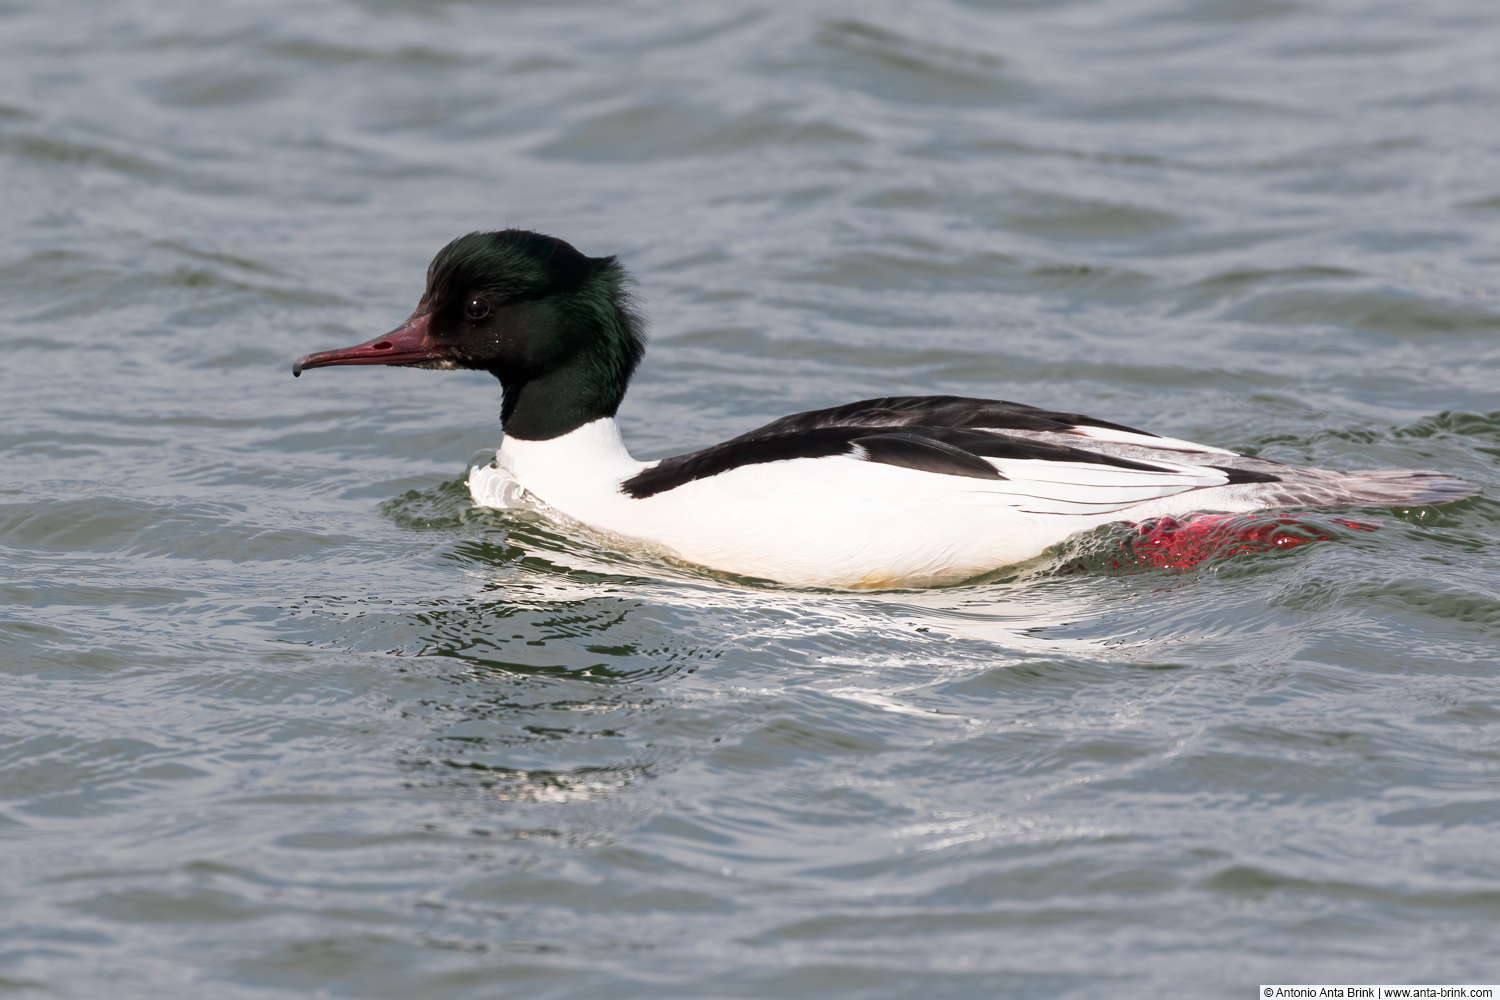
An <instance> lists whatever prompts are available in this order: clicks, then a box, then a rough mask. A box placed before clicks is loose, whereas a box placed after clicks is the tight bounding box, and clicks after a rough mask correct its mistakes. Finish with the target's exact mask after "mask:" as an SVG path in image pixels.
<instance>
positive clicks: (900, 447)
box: [852, 432, 1005, 479]
mask: <svg viewBox="0 0 1500 1000" xmlns="http://www.w3.org/2000/svg"><path fill="white" fill-rule="evenodd" d="M852 443H854V444H857V445H859V446H860V447H861V448H863V449H864V451H865V455H866V456H867V457H868V458H869V460H870V461H872V462H882V463H884V464H886V465H899V466H901V467H902V468H905V469H916V470H917V471H918V472H936V473H940V474H942V475H947V476H969V477H970V478H973V479H1004V478H1005V477H1004V476H1002V475H1000V473H999V472H997V471H996V470H995V467H994V466H993V465H991V464H990V463H988V462H986V461H985V460H984V459H982V458H980V457H979V456H978V455H975V454H974V453H972V452H968V451H964V450H963V449H962V448H960V447H957V446H956V445H951V444H948V443H946V442H943V441H937V440H934V439H932V438H929V437H922V436H921V435H918V434H905V433H900V432H897V433H894V434H866V435H864V436H863V437H857V438H854V439H853V442H852Z"/></svg>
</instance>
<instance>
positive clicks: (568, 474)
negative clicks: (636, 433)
mask: <svg viewBox="0 0 1500 1000" xmlns="http://www.w3.org/2000/svg"><path fill="white" fill-rule="evenodd" d="M497 458H498V459H499V462H500V465H501V467H502V468H504V469H506V470H508V471H509V472H510V474H511V475H512V476H514V477H515V478H516V480H517V481H518V482H520V483H522V484H523V485H525V486H527V488H528V489H532V490H533V491H534V492H537V493H539V494H540V495H541V496H543V497H544V498H545V496H546V495H547V492H549V491H551V490H549V487H550V488H551V489H552V490H555V489H556V487H558V486H569V487H576V486H580V485H584V484H594V483H599V482H601V481H608V482H613V483H618V482H620V480H622V479H627V478H629V477H630V476H633V475H635V474H636V473H637V472H639V471H641V469H643V468H645V466H646V463H644V462H637V461H636V460H635V459H633V458H631V457H630V452H628V451H626V450H625V441H624V440H623V439H622V438H621V437H620V427H619V425H618V424H616V423H615V418H614V417H600V418H599V419H598V420H593V421H590V422H589V423H586V424H584V425H583V426H582V427H578V428H575V429H574V430H571V431H569V432H568V433H566V434H562V435H559V436H558V437H555V438H549V439H548V440H546V441H527V440H525V439H523V438H516V437H511V436H510V435H508V434H507V435H506V437H505V440H504V441H502V442H501V444H500V451H499V454H498V455H497ZM569 492H571V490H569Z"/></svg>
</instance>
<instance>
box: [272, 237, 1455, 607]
mask: <svg viewBox="0 0 1500 1000" xmlns="http://www.w3.org/2000/svg"><path fill="white" fill-rule="evenodd" d="M628 281H629V279H628V277H627V275H626V273H625V271H624V269H623V268H622V267H621V265H620V264H619V262H618V261H617V260H616V259H615V258H614V257H587V256H585V255H584V254H582V253H580V252H578V251H577V250H576V249H574V248H573V247H572V246H571V245H569V244H568V243H565V242H563V241H562V240H559V239H556V238H554V237H551V236H545V235H542V234H540V233H533V232H527V231H525V230H519V229H505V230H501V231H498V232H491V233H470V234H469V235H467V236H461V237H459V238H458V239H456V240H454V241H453V242H452V243H449V244H448V245H447V246H446V247H444V248H443V249H442V250H440V251H439V252H438V254H437V256H436V257H435V258H433V261H432V265H431V267H430V268H429V269H428V272H427V290H426V293H425V294H424V295H423V296H422V300H421V302H420V303H419V304H418V305H417V309H416V312H414V313H412V315H411V318H409V319H408V320H406V322H404V323H402V324H401V325H400V326H399V327H397V328H396V329H395V330H393V331H391V332H390V333H388V334H385V335H384V336H382V337H377V338H375V339H374V340H371V341H368V342H367V343H363V344H359V345H356V346H354V347H346V348H342V349H340V350H335V351H321V352H318V353H316V354H309V355H307V356H306V357H303V358H301V359H299V360H298V361H297V362H296V364H295V365H293V367H292V374H293V375H298V374H300V373H301V372H302V371H303V370H304V369H307V368H321V367H324V366H328V365H401V366H406V367H411V368H437V369H451V368H471V369H478V370H481V371H488V372H490V373H491V374H492V375H494V376H495V377H496V378H497V379H499V380H500V385H501V387H502V402H501V408H500V423H501V427H502V429H503V431H504V438H503V440H502V443H501V445H500V449H499V451H498V452H497V453H496V456H495V461H494V462H493V463H492V464H491V465H489V466H483V467H476V468H475V469H474V470H473V471H472V472H471V474H470V476H469V480H468V486H469V490H470V493H471V494H472V496H473V498H474V502H475V503H476V504H478V505H480V506H487V507H505V506H513V505H515V500H516V498H517V497H521V498H524V500H525V501H528V502H530V503H531V504H533V505H537V506H540V507H541V508H542V509H548V508H550V509H551V510H552V511H556V512H558V513H561V514H563V515H566V516H567V517H570V518H572V519H574V520H576V521H578V522H582V523H583V524H585V525H589V526H591V527H593V528H595V529H598V530H601V531H604V532H607V533H609V534H612V535H615V536H621V537H623V538H626V539H632V540H635V541H636V542H641V543H645V544H646V545H648V546H650V547H652V548H655V549H656V550H658V551H660V552H663V553H664V554H667V555H671V556H675V557H677V558H680V559H682V560H685V561H687V562H690V563H697V564H700V565H702V566H706V567H710V568H714V569H719V570H725V571H728V572H731V573H736V574H740V575H743V576H749V577H760V578H764V579H769V580H775V581H779V582H782V583H786V584H792V585H798V586H826V587H842V588H855V589H865V588H876V587H894V586H929V585H936V584H944V583H953V582H958V581H962V580H965V579H968V578H970V577H974V576H976V575H979V574H981V573H985V572H988V571H991V570H994V569H997V568H999V567H1003V566H1009V565H1013V564H1016V563H1020V562H1024V561H1026V560H1028V559H1031V558H1033V557H1035V556H1038V555H1040V554H1041V553H1042V552H1043V551H1044V550H1045V549H1047V548H1048V547H1050V546H1052V545H1055V544H1057V543H1058V542H1061V541H1062V540H1063V539H1065V538H1067V537H1068V536H1070V535H1073V534H1075V533H1077V532H1080V531H1087V530H1089V529H1091V528H1094V527H1096V526H1098V525H1101V524H1106V523H1110V522H1118V521H1125V520H1130V521H1139V520H1142V519H1147V518H1159V517H1171V516H1180V515H1183V514H1186V513H1191V512H1195V511H1205V510H1214V511H1224V512H1230V513H1235V512H1247V511H1254V510H1261V509H1265V508H1270V507H1288V506H1296V507H1332V506H1360V505H1363V506H1390V505H1399V504H1438V503H1446V502H1449V501H1452V500H1457V499H1460V498H1462V497H1466V496H1470V495H1471V494H1473V493H1474V492H1475V489H1474V488H1473V487H1472V486H1470V485H1469V484H1467V483H1465V482H1463V481H1462V480H1459V479H1455V478H1452V477H1450V476H1445V475H1442V474H1440V473H1434V472H1418V471H1411V470H1405V469H1379V470H1373V471H1364V472H1330V471H1325V470H1322V469H1307V468H1297V467H1293V466H1288V465H1283V464H1281V463H1279V462H1273V461H1269V460H1267V459H1263V458H1255V457H1252V456H1248V455H1240V454H1236V453H1235V452H1232V451H1226V450H1225V449H1223V448H1215V447H1212V446H1210V445H1202V444H1194V443H1193V442H1190V441H1180V440H1176V439H1174V438H1167V437H1159V436H1157V435H1155V434H1150V433H1147V432H1145V431H1138V430H1135V429H1133V428H1130V427H1126V426H1123V425H1121V424H1116V423H1111V422H1110V421H1107V420H1096V419H1094V418H1092V417H1086V416H1083V415H1081V414H1077V413H1061V412H1055V411H1052V410H1043V409H1038V408H1036V407H1033V406H1026V405H1024V404H1021V403H1010V402H1005V401H1003V400H992V399H969V398H964V397H959V396H892V397H885V398H881V399H867V400H862V401H860V402H857V403H848V404H845V405H843V406H836V407H833V408H832V409H826V410H811V411H809V412H806V413H797V414H793V415H792V416H789V417H782V418H781V419H780V420H776V421H773V422H771V423H769V424H767V425H766V426H764V427H761V428H758V429H756V430H753V431H750V432H748V433H745V434H742V435H740V436H739V437H737V438H733V439H731V440H729V441H725V442H723V443H722V444H716V445H713V446H712V447H709V448H704V449H703V450H701V451H695V452H691V453H689V454H686V455H678V456H676V457H674V458H664V459H661V460H659V461H654V462H640V461H637V460H636V459H634V458H632V457H631V456H630V453H629V452H628V451H627V450H626V448H625V444H624V442H623V440H622V439H621V437H620V430H619V427H618V426H617V425H616V423H615V413H616V411H617V410H618V409H619V407H620V401H621V400H622V399H623V398H624V396H625V389H626V386H627V385H628V384H629V382H630V377H631V375H632V374H633V373H634V372H635V369H636V365H637V364H638V363H639V362H640V360H641V355H642V353H643V352H644V350H645V338H644V337H643V335H642V324H641V321H640V318H639V317H638V316H637V315H636V313H635V312H634V311H633V309H632V306H631V300H630V297H629V294H628V292H627V284H628Z"/></svg>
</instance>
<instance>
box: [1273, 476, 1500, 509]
mask: <svg viewBox="0 0 1500 1000" xmlns="http://www.w3.org/2000/svg"><path fill="white" fill-rule="evenodd" d="M1287 471H1293V470H1287ZM1281 480H1282V481H1281V482H1280V483H1278V484H1277V489H1276V492H1277V493H1279V494H1282V496H1281V497H1279V498H1278V499H1280V502H1282V503H1285V504H1287V505H1288V506H1293V505H1297V504H1313V505H1317V506H1365V507H1399V506H1406V505H1416V506H1425V505H1429V504H1443V503H1452V502H1453V501H1454V500H1462V499H1463V498H1464V497H1471V496H1473V495H1474V494H1475V493H1478V492H1479V488H1478V487H1477V486H1474V485H1473V484H1471V483H1466V482H1464V481H1463V480H1462V479H1458V478H1455V477H1454V476H1450V475H1448V474H1446V473H1442V472H1426V471H1420V470H1415V469H1365V470H1361V471H1359V472H1329V471H1326V470H1323V469H1296V470H1295V474H1293V475H1287V474H1286V473H1285V472H1283V473H1281Z"/></svg>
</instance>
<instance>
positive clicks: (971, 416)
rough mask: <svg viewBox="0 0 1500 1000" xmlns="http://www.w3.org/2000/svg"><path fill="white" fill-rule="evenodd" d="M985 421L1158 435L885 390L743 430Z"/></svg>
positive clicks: (983, 402)
mask: <svg viewBox="0 0 1500 1000" xmlns="http://www.w3.org/2000/svg"><path fill="white" fill-rule="evenodd" d="M913 426H915V427H983V428H986V429H991V430H1008V431H1056V432H1064V433H1065V432H1067V431H1070V430H1072V429H1073V428H1074V427H1105V428H1108V429H1110V430H1115V431H1125V432H1126V433H1129V434H1140V435H1141V436H1143V437H1157V436H1158V435H1156V434H1151V433H1149V432H1147V431H1139V430H1136V429H1135V428H1134V427H1126V426H1125V425H1124V424H1115V423H1110V422H1109V421H1108V420H1098V419H1096V418H1094V417H1088V416H1084V415H1083V414H1082V413H1063V412H1061V411H1059V410H1043V409H1040V408H1038V407H1035V406H1027V405H1026V404H1025V403H1012V402H1010V401H1009V400H1004V399H975V398H973V397H970V396H881V397H880V398H878V399H862V400H860V401H859V402H857V403H845V404H844V405H843V406H834V407H830V408H829V409H826V410H808V411H807V412H805V413H793V414H792V415H791V416H787V417H782V418H781V419H780V420H773V421H771V422H770V423H769V424H766V425H765V426H764V427H758V428H756V429H755V430H753V431H750V432H748V433H746V434H742V435H740V437H739V438H736V439H735V440H740V439H743V438H757V437H772V436H776V435H781V434H788V433H793V432H796V431H806V430H814V429H816V428H819V427H887V428H891V429H895V428H898V427H913Z"/></svg>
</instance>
